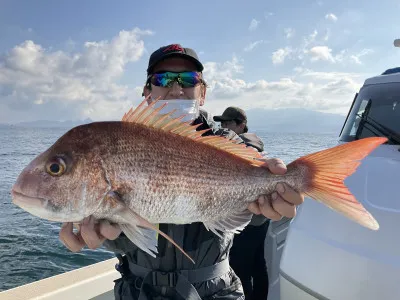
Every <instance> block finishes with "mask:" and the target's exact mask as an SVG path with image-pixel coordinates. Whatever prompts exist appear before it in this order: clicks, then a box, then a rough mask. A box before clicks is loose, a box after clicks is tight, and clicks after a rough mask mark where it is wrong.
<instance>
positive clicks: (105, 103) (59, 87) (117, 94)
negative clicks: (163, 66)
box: [0, 28, 152, 121]
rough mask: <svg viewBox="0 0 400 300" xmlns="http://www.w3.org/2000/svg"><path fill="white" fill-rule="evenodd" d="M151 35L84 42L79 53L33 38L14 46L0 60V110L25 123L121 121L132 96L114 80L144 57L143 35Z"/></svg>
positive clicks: (130, 34)
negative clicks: (15, 113) (16, 114)
mask: <svg viewBox="0 0 400 300" xmlns="http://www.w3.org/2000/svg"><path fill="white" fill-rule="evenodd" d="M150 34H152V32H151V31H143V30H140V29H137V28H135V29H133V30H131V31H121V32H119V34H118V35H117V36H115V37H113V38H112V40H110V41H106V40H103V41H97V42H86V43H85V44H84V47H83V50H82V52H80V53H79V52H78V53H72V54H69V53H67V52H63V51H51V50H48V49H45V48H43V47H42V46H41V45H38V44H35V43H34V42H33V41H31V40H27V41H25V42H23V43H21V44H20V45H17V46H15V47H14V48H13V49H11V50H10V51H9V52H8V53H6V54H5V55H3V56H0V108H1V109H0V110H3V111H6V110H7V111H9V112H12V111H13V110H14V111H15V110H17V111H18V112H19V113H20V114H19V115H20V116H21V117H23V118H25V119H24V120H28V119H30V118H31V116H35V117H36V118H43V119H53V120H54V119H59V120H61V119H78V118H86V117H90V118H93V119H110V118H119V117H120V116H121V114H122V113H121V111H123V109H127V107H128V106H129V105H132V102H131V100H132V97H136V93H135V91H131V90H129V88H128V87H127V86H123V85H121V84H118V83H117V80H118V78H119V77H120V76H121V75H122V74H123V72H124V68H125V66H126V64H128V63H130V62H135V61H137V60H139V58H140V57H141V56H142V55H143V53H144V51H145V48H144V42H143V40H142V37H143V36H146V35H150ZM6 108H7V109H6ZM0 117H3V116H0ZM16 121H18V120H16Z"/></svg>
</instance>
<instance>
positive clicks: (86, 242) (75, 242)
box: [60, 217, 121, 252]
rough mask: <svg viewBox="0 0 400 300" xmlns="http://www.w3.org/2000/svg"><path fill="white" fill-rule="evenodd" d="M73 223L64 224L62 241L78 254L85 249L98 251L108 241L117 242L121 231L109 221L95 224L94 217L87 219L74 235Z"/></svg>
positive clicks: (61, 231)
mask: <svg viewBox="0 0 400 300" xmlns="http://www.w3.org/2000/svg"><path fill="white" fill-rule="evenodd" d="M72 225H73V224H72V223H64V224H63V226H62V227H61V230H60V240H61V241H62V242H63V243H64V245H65V246H66V247H67V248H68V249H70V250H71V251H72V252H78V251H80V250H82V248H83V247H85V246H88V247H89V248H90V249H96V248H98V247H100V246H101V244H102V243H103V242H104V241H105V240H106V239H108V240H115V239H116V238H117V237H118V236H119V235H120V234H121V229H120V228H119V226H118V225H115V224H110V223H109V222H108V221H101V222H100V223H95V219H94V218H92V217H88V218H85V219H84V220H83V222H82V224H80V225H78V232H77V233H74V232H73V231H72V230H73V226H72Z"/></svg>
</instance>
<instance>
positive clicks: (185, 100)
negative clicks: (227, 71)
mask: <svg viewBox="0 0 400 300" xmlns="http://www.w3.org/2000/svg"><path fill="white" fill-rule="evenodd" d="M202 70H203V65H202V64H201V63H200V61H199V59H198V57H197V55H196V53H195V52H194V51H193V50H191V49H188V48H182V47H181V46H180V45H169V46H166V47H161V48H160V49H158V50H157V51H155V52H154V53H153V54H152V55H151V56H150V60H149V67H148V70H147V73H148V77H147V81H146V85H145V87H144V90H143V93H144V95H145V96H146V99H145V100H144V101H143V102H142V103H141V104H140V105H139V106H138V107H137V108H136V109H135V110H130V111H129V112H127V113H125V114H124V116H123V118H122V121H104V122H93V123H90V124H85V125H81V126H77V127H75V128H73V129H71V130H69V131H68V132H67V133H65V134H64V135H63V136H62V137H60V138H59V139H58V140H57V141H56V142H55V143H54V144H53V145H52V146H51V147H50V148H49V149H47V150H46V151H45V152H43V153H41V154H40V155H39V156H37V157H36V158H35V159H34V160H33V161H32V162H30V163H29V164H28V166H26V167H25V168H24V170H23V171H22V172H21V174H20V175H19V176H18V178H17V180H16V183H15V184H14V185H13V188H12V191H11V194H12V198H13V202H14V203H15V204H16V205H18V206H19V207H21V208H23V209H24V210H26V211H28V212H30V213H31V214H33V215H36V216H38V217H41V218H44V219H47V220H51V221H55V222H64V223H65V224H64V225H63V227H62V229H61V231H60V239H61V240H62V241H63V242H64V244H65V245H66V246H67V247H68V248H69V249H71V250H72V251H80V250H81V249H82V248H83V247H84V246H85V245H87V246H88V247H89V248H91V249H95V248H97V247H99V246H100V245H101V244H102V243H104V245H105V246H106V247H107V248H108V249H111V250H113V251H115V252H116V253H118V257H119V259H120V262H121V263H120V264H119V266H118V270H119V271H120V272H121V274H122V278H121V279H118V280H117V281H116V284H115V289H114V291H115V293H114V294H115V298H116V299H140V300H144V299H190V300H199V299H243V297H244V296H243V289H242V286H241V283H240V280H239V279H238V277H237V276H236V275H235V274H234V272H232V270H231V268H230V267H229V262H228V256H229V249H230V247H231V245H232V240H233V236H234V234H235V233H238V232H240V231H242V230H243V229H244V228H245V227H246V226H247V225H248V224H249V222H250V221H251V219H252V217H253V213H255V214H263V215H264V216H265V217H267V218H269V219H271V220H279V219H280V218H281V217H282V216H286V217H294V216H295V214H296V205H299V204H301V203H302V202H303V200H304V198H303V195H308V196H309V197H311V198H313V199H315V200H319V201H321V202H323V203H324V204H326V205H327V206H329V207H330V208H332V209H334V210H336V211H337V212H339V213H341V214H343V215H345V216H346V217H348V218H350V219H352V220H353V221H355V222H357V223H359V224H360V225H362V226H365V227H367V228H369V229H372V230H377V229H378V228H379V224H378V222H377V221H376V220H375V219H374V217H373V216H372V215H371V214H370V213H369V212H368V211H367V210H366V209H365V208H364V207H363V206H362V205H361V204H360V203H359V202H358V201H357V200H356V199H355V198H354V196H353V195H352V194H351V193H350V192H349V191H348V190H347V188H346V186H345V185H344V179H345V178H346V177H348V176H349V175H351V174H352V173H353V172H354V171H355V170H356V168H357V167H358V166H359V164H360V162H359V160H361V159H363V158H364V157H365V156H366V155H368V154H369V153H370V152H371V151H373V150H374V149H375V148H376V147H378V146H379V145H380V144H382V143H384V142H386V141H387V139H386V138H379V137H374V138H365V139H362V140H358V141H354V142H351V143H347V144H344V145H339V146H336V147H333V148H330V149H326V150H323V151H320V152H317V153H312V154H309V155H306V156H303V157H300V158H298V159H297V160H295V161H293V162H292V163H290V164H289V165H288V166H287V168H286V166H285V165H284V164H283V162H282V161H280V160H278V159H265V158H264V157H263V156H262V155H261V154H260V153H259V152H257V151H254V149H252V148H250V147H246V145H244V144H243V143H238V142H239V140H240V139H239V137H237V135H235V134H234V133H233V132H231V131H222V132H218V131H217V130H216V129H215V128H214V126H213V125H212V121H211V119H210V117H207V114H206V113H205V112H199V110H198V106H202V105H204V101H205V98H206V84H205V81H204V79H203V76H202ZM158 99H161V100H158ZM166 100H167V102H170V103H169V104H166V103H165V102H164V101H166ZM174 107H175V108H176V109H175V110H173V111H170V108H174ZM164 108H166V110H167V111H170V112H169V113H162V111H163V109H164ZM174 112H177V113H178V114H177V116H178V117H175V116H174ZM182 113H184V114H185V115H186V117H185V118H184V120H185V121H183V120H182V119H181V118H180V117H179V115H181V114H182ZM221 135H222V136H221ZM283 183H285V184H283ZM72 223H80V224H81V225H80V230H79V232H78V233H76V234H75V233H74V232H73V230H72V229H73V228H72V226H73V224H72ZM167 241H169V243H168V242H167ZM94 275H95V274H94ZM266 284H267V283H266Z"/></svg>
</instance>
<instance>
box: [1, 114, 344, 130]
mask: <svg viewBox="0 0 400 300" xmlns="http://www.w3.org/2000/svg"><path fill="white" fill-rule="evenodd" d="M246 114H247V117H248V125H249V130H250V131H252V130H267V131H271V132H288V133H296V132H298V133H339V131H340V129H341V128H342V126H343V122H344V120H345V118H346V116H342V115H339V114H329V113H321V112H317V111H312V110H307V109H300V108H293V109H277V110H270V109H251V110H247V111H246ZM90 122H93V121H92V120H91V119H85V120H76V121H62V122H61V121H48V120H38V121H32V122H19V123H15V124H0V128H8V127H10V126H11V127H30V128H72V127H74V126H78V125H81V124H87V123H90Z"/></svg>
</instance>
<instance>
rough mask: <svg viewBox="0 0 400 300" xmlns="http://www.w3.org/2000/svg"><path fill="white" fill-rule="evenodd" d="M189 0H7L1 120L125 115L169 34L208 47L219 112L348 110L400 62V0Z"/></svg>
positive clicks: (1, 46) (213, 104)
mask: <svg viewBox="0 0 400 300" xmlns="http://www.w3.org/2000/svg"><path fill="white" fill-rule="evenodd" d="M137 3H140V4H137ZM250 3H251V4H250ZM278 3H279V4H278ZM300 3H301V4H300ZM188 4H189V5H188V6H185V1H183V2H182V1H181V2H170V1H153V2H151V3H150V2H149V3H147V4H144V2H143V1H142V2H138V1H128V0H127V1H115V2H111V1H99V0H97V1H94V0H88V1H72V0H70V1H62V2H61V1H50V0H48V1H47V0H42V1H16V0H2V1H0V123H5V122H18V121H30V120H38V119H41V120H43V119H46V120H71V119H72V120H76V119H84V118H87V117H89V118H92V119H93V120H108V119H120V118H121V116H122V115H123V113H124V112H125V111H126V110H128V109H129V107H130V106H135V105H137V104H138V103H139V102H140V101H141V90H142V86H143V83H144V80H145V75H146V73H145V69H146V67H147V62H148V58H149V55H150V53H151V52H152V51H153V50H155V49H157V48H158V47H160V46H162V45H166V44H169V43H180V44H181V45H183V46H187V47H192V48H194V49H195V50H196V51H197V52H198V54H199V56H200V58H201V60H202V61H203V62H204V64H205V72H204V73H205V77H206V80H207V81H208V83H209V85H210V88H209V90H208V93H207V101H206V107H205V108H207V109H208V110H209V111H211V112H212V113H213V114H216V113H220V112H222V110H223V109H224V108H225V107H226V106H228V105H239V106H242V107H243V108H245V109H249V108H255V107H262V108H287V107H304V108H308V109H312V110H320V111H330V112H335V113H346V112H347V109H348V107H349V105H350V103H351V101H352V99H353V95H354V93H355V92H356V90H357V89H358V88H359V87H360V86H361V84H362V83H363V81H364V80H365V78H367V77H369V76H373V75H376V74H379V73H382V72H383V71H384V70H385V69H387V68H391V67H395V66H398V65H399V64H400V63H399V61H400V48H394V47H393V40H394V39H395V38H398V37H400V21H399V18H398V16H399V15H400V2H399V1H388V0H381V1H379V5H378V3H377V2H374V1H370V2H369V3H368V2H367V1H352V0H347V1H343V0H337V1H317V0H315V1H314V0H313V1H308V0H303V1H298V0H292V1H283V0H282V1H262V0H256V1H249V2H248V4H245V1H215V0H212V1H211V0H203V1H200V2H190V3H188Z"/></svg>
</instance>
